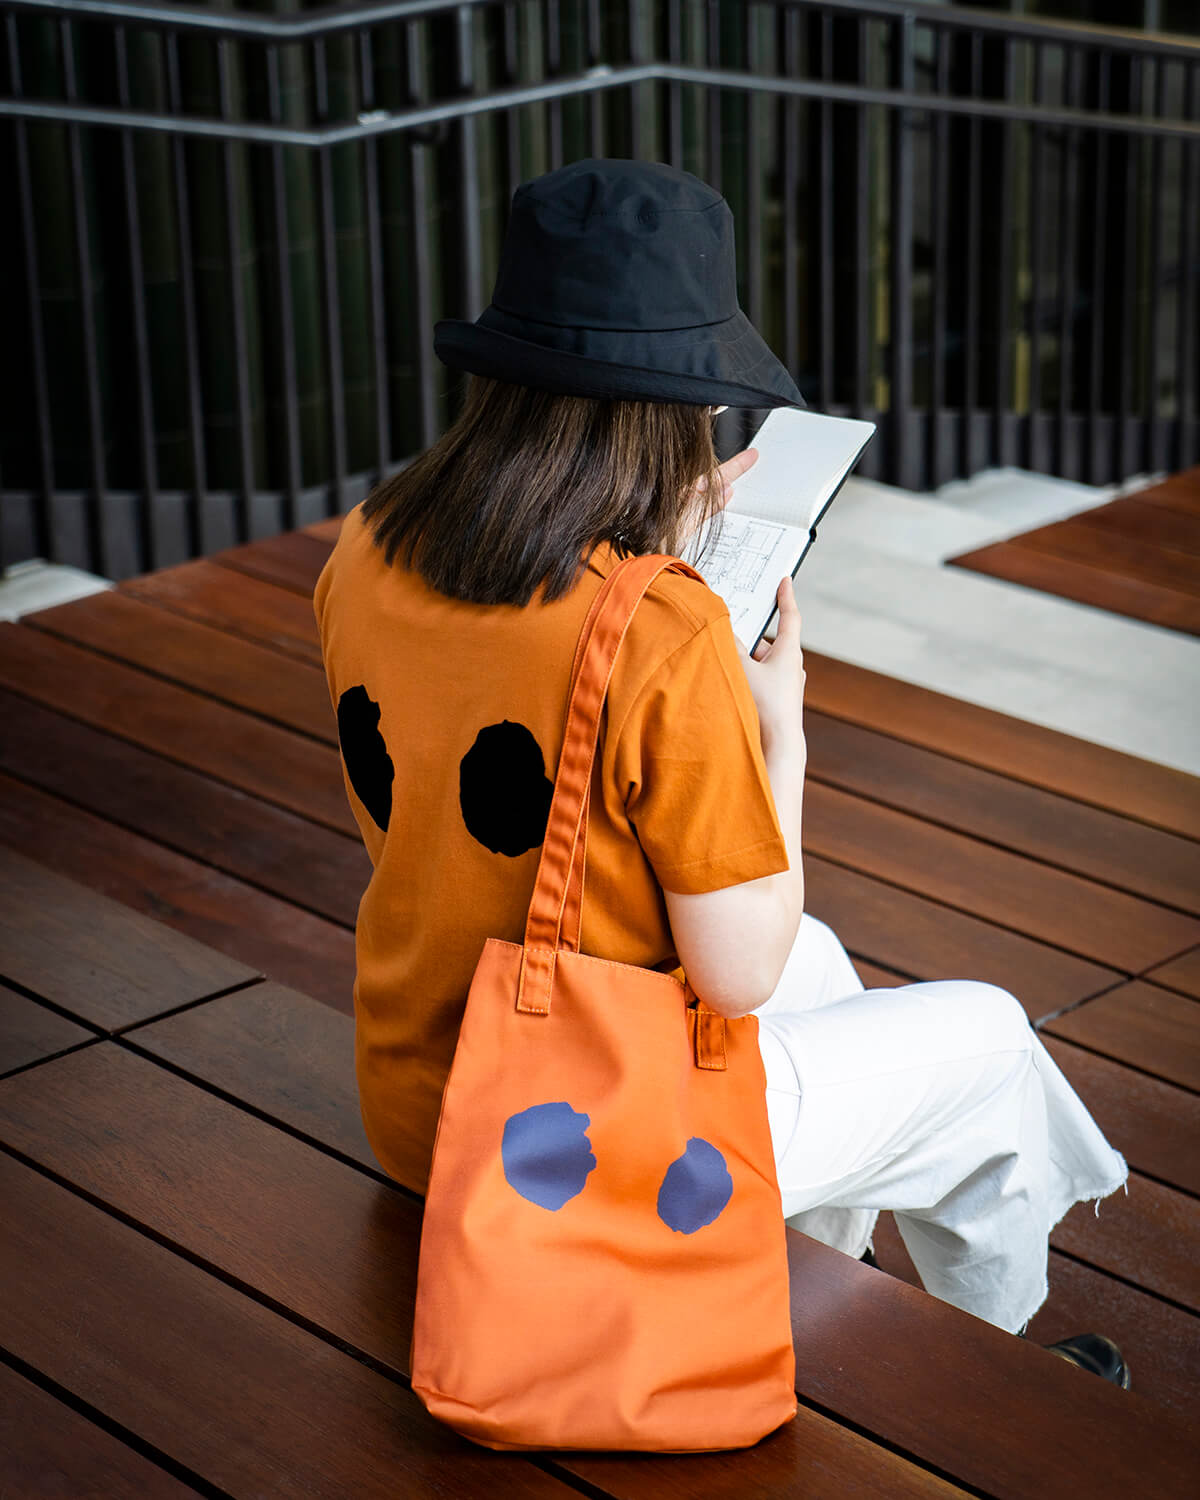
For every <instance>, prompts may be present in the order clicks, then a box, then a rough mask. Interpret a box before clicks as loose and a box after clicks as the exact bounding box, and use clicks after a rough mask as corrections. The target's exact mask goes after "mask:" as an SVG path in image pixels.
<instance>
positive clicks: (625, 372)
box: [433, 156, 806, 407]
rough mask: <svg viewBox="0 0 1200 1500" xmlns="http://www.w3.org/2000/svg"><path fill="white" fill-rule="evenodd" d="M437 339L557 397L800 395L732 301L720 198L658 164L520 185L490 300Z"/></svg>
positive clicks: (446, 322)
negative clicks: (468, 319) (471, 319)
mask: <svg viewBox="0 0 1200 1500" xmlns="http://www.w3.org/2000/svg"><path fill="white" fill-rule="evenodd" d="M433 347H434V350H435V352H436V354H437V356H438V358H439V359H440V360H442V361H443V363H444V364H447V365H450V366H451V367H453V368H455V369H460V370H468V371H470V372H471V373H473V374H475V375H486V376H491V377H492V378H493V379H495V380H507V381H511V382H513V383H514V384H517V385H529V386H534V387H537V388H539V389H541V390H549V391H555V392H558V393H559V394H561V395H570V396H593V397H600V398H604V399H608V400H634V401H682V402H689V403H694V404H695V405H709V404H724V405H727V406H755V407H760V406H761V407H770V406H797V407H803V406H804V405H805V404H806V403H805V400H804V397H803V396H802V395H801V394H800V392H799V390H798V389H797V387H796V383H795V381H794V380H793V379H792V377H791V376H790V375H789V374H788V372H787V370H786V369H785V368H784V366H783V365H782V364H781V363H780V361H779V360H778V359H777V358H776V357H775V355H774V354H772V353H771V350H770V349H769V348H768V347H767V345H766V343H765V342H764V341H763V339H762V336H761V335H760V334H759V333H758V332H757V330H756V329H755V327H754V325H753V324H752V323H751V322H750V320H749V318H747V316H746V314H745V313H744V312H743V311H742V310H741V308H740V307H739V306H738V300H737V267H736V261H735V258H734V238H733V213H732V211H731V210H730V207H729V205H728V203H726V201H725V199H724V198H723V197H722V196H721V194H720V193H718V192H717V191H716V189H715V188H712V187H710V186H709V185H708V184H707V183H706V182H702V181H701V180H700V178H699V177H696V176H694V175H693V174H692V173H691V172H685V171H683V170H682V169H681V168H679V167H672V166H668V165H667V164H666V163H664V162H647V161H627V160H624V159H623V158H619V157H597V156H590V157H585V158H584V159H582V160H580V161H574V162H569V163H568V164H567V165H566V166H563V167H559V168H558V169H557V170H556V171H553V172H546V173H544V174H543V175H542V176H541V177H535V178H533V179H532V180H531V181H529V182H523V183H522V184H521V186H520V187H518V188H517V190H516V192H515V193H514V194H513V199H512V207H511V211H510V214H509V223H508V229H507V231H506V233H505V237H504V244H503V246H502V249H501V253H500V269H499V271H498V273H497V276H496V286H495V290H494V291H493V293H492V300H491V303H490V304H489V306H488V307H486V308H485V309H484V311H483V312H482V313H481V314H480V316H479V318H478V319H477V320H476V321H475V322H474V323H469V322H464V321H462V320H460V319H455V318H445V319H442V320H440V321H439V322H437V323H436V324H435V325H434V338H433Z"/></svg>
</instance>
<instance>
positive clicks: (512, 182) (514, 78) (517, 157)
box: [409, 4, 522, 203]
mask: <svg viewBox="0 0 1200 1500" xmlns="http://www.w3.org/2000/svg"><path fill="white" fill-rule="evenodd" d="M414 24H415V23H413V22H409V29H410V33H411V30H412V27H413V25H414ZM520 70H521V62H520V49H519V38H518V33H517V11H516V6H515V5H512V4H506V5H505V7H504V82H505V83H506V84H508V85H509V86H514V87H515V85H516V84H517V82H518V78H519V75H520ZM504 171H505V183H506V185H507V188H508V201H509V203H511V202H512V197H513V194H514V193H515V192H516V190H517V188H518V187H519V186H520V183H521V175H522V173H521V111H520V109H511V108H510V109H506V110H505V111H504Z"/></svg>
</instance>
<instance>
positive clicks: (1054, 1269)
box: [873, 1213, 1200, 1430]
mask: <svg viewBox="0 0 1200 1500" xmlns="http://www.w3.org/2000/svg"><path fill="white" fill-rule="evenodd" d="M873 1245H874V1250H875V1258H876V1260H877V1261H878V1262H879V1268H880V1270H881V1271H883V1272H886V1273H887V1274H888V1275H889V1276H895V1277H897V1278H899V1279H900V1280H902V1281H905V1282H907V1283H908V1284H909V1285H910V1286H916V1287H919V1286H920V1285H921V1278H920V1277H919V1276H918V1275H917V1271H916V1267H915V1266H914V1265H913V1263H912V1260H911V1259H910V1258H909V1254H908V1250H907V1249H906V1248H905V1245H904V1241H903V1240H902V1239H901V1238H900V1231H899V1230H898V1229H897V1227H896V1221H895V1219H894V1218H893V1217H892V1215H891V1214H890V1213H882V1214H880V1215H879V1218H878V1219H877V1220H876V1224H875V1234H874V1237H873ZM1047 1280H1048V1282H1049V1287H1050V1290H1049V1295H1048V1296H1047V1298H1046V1301H1045V1302H1044V1303H1043V1304H1042V1306H1041V1308H1040V1309H1039V1310H1038V1312H1037V1313H1035V1314H1034V1317H1033V1319H1032V1320H1031V1322H1030V1324H1029V1330H1028V1338H1029V1339H1030V1341H1031V1342H1032V1343H1035V1344H1041V1345H1045V1344H1051V1343H1054V1342H1055V1340H1057V1339H1065V1338H1071V1337H1073V1336H1074V1335H1075V1334H1078V1333H1103V1334H1105V1335H1107V1337H1109V1338H1111V1339H1114V1340H1115V1341H1116V1343H1117V1346H1118V1347H1119V1348H1120V1350H1121V1353H1122V1354H1123V1355H1125V1357H1126V1358H1127V1359H1128V1361H1129V1365H1130V1369H1131V1370H1132V1371H1133V1389H1134V1390H1135V1391H1137V1393H1138V1394H1139V1395H1140V1396H1145V1397H1146V1398H1147V1399H1149V1400H1151V1401H1154V1402H1155V1403H1157V1404H1160V1405H1162V1406H1165V1407H1168V1408H1169V1409H1170V1410H1171V1411H1173V1412H1174V1413H1175V1414H1176V1415H1177V1416H1179V1417H1180V1418H1182V1419H1183V1421H1184V1422H1185V1423H1186V1424H1187V1425H1188V1426H1189V1427H1190V1428H1192V1429H1193V1430H1196V1411H1197V1400H1198V1398H1200V1367H1197V1364H1196V1341H1197V1339H1198V1338H1200V1318H1197V1317H1196V1316H1195V1315H1194V1314H1193V1313H1189V1312H1185V1311H1184V1310H1183V1309H1182V1308H1178V1307H1172V1306H1171V1305H1170V1303H1167V1302H1163V1301H1161V1300H1160V1299H1159V1298H1158V1297H1153V1296H1151V1295H1150V1294H1149V1293H1148V1292H1139V1291H1138V1290H1137V1288H1136V1287H1131V1286H1127V1285H1126V1284H1125V1283H1124V1282H1122V1281H1117V1280H1115V1279H1114V1278H1113V1277H1112V1276H1109V1275H1107V1274H1106V1273H1105V1272H1104V1271H1097V1270H1095V1269H1094V1268H1093V1267H1092V1266H1088V1265H1084V1264H1083V1263H1082V1262H1080V1261H1077V1260H1073V1259H1072V1258H1071V1257H1070V1256H1069V1255H1064V1254H1062V1253H1061V1252H1060V1251H1058V1250H1051V1252H1050V1255H1049V1258H1048V1265H1047Z"/></svg>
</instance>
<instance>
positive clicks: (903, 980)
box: [854, 958, 912, 990]
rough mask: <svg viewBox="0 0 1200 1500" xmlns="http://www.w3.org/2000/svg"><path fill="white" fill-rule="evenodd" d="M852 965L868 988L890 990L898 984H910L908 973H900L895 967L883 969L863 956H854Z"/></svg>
mask: <svg viewBox="0 0 1200 1500" xmlns="http://www.w3.org/2000/svg"><path fill="white" fill-rule="evenodd" d="M854 967H855V970H856V971H857V973H858V977H859V978H860V979H861V980H862V982H863V985H864V987H865V988H866V989H868V990H891V989H895V987H896V986H897V985H898V984H910V983H911V982H912V976H911V975H910V974H900V973H898V972H897V971H896V970H895V969H885V968H884V967H883V966H882V965H881V964H873V963H870V962H868V960H867V959H864V958H855V959H854Z"/></svg>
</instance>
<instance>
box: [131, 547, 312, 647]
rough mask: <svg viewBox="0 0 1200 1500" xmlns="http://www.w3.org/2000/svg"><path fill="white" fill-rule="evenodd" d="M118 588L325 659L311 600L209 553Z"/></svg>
mask: <svg viewBox="0 0 1200 1500" xmlns="http://www.w3.org/2000/svg"><path fill="white" fill-rule="evenodd" d="M117 587H118V589H120V590H121V591H122V592H124V593H127V594H132V595H134V596H135V597H137V598H139V599H148V600H150V601H151V602H152V603H154V604H157V605H159V606H160V607H161V608H163V609H170V610H174V611H175V612H176V613H177V614H182V615H188V616H190V617H191V618H192V619H195V620H203V621H204V622H205V623H206V624H209V625H214V626H216V627H218V628H219V629H221V630H228V631H229V632H230V633H231V634H232V635H240V636H245V637H246V639H247V640H251V641H258V642H260V643H261V644H262V645H264V646H270V647H271V648H272V649H273V650H275V651H280V652H283V653H284V654H285V655H288V656H298V657H299V658H300V659H301V660H302V661H309V662H316V663H317V664H318V666H319V665H320V663H321V646H320V642H319V640H318V638H317V621H316V617H315V616H314V614H313V607H312V600H311V599H306V598H305V597H304V596H303V595H302V594H297V593H295V592H293V590H291V589H281V588H279V587H278V585H276V584H271V583H266V582H264V581H263V580H262V579H261V578H250V577H248V576H246V575H245V574H240V575H239V574H236V573H234V572H233V570H232V569H230V568H222V567H221V566H220V565H219V564H218V563H215V562H211V561H210V560H209V559H208V558H206V557H202V558H197V559H195V560H194V561H192V562H186V563H178V564H176V566H175V567H173V568H160V569H159V570H158V572H156V573H143V574H141V575H140V576H139V577H137V578H127V579H125V580H124V581H123V582H121V583H119V584H118V585H117Z"/></svg>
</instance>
